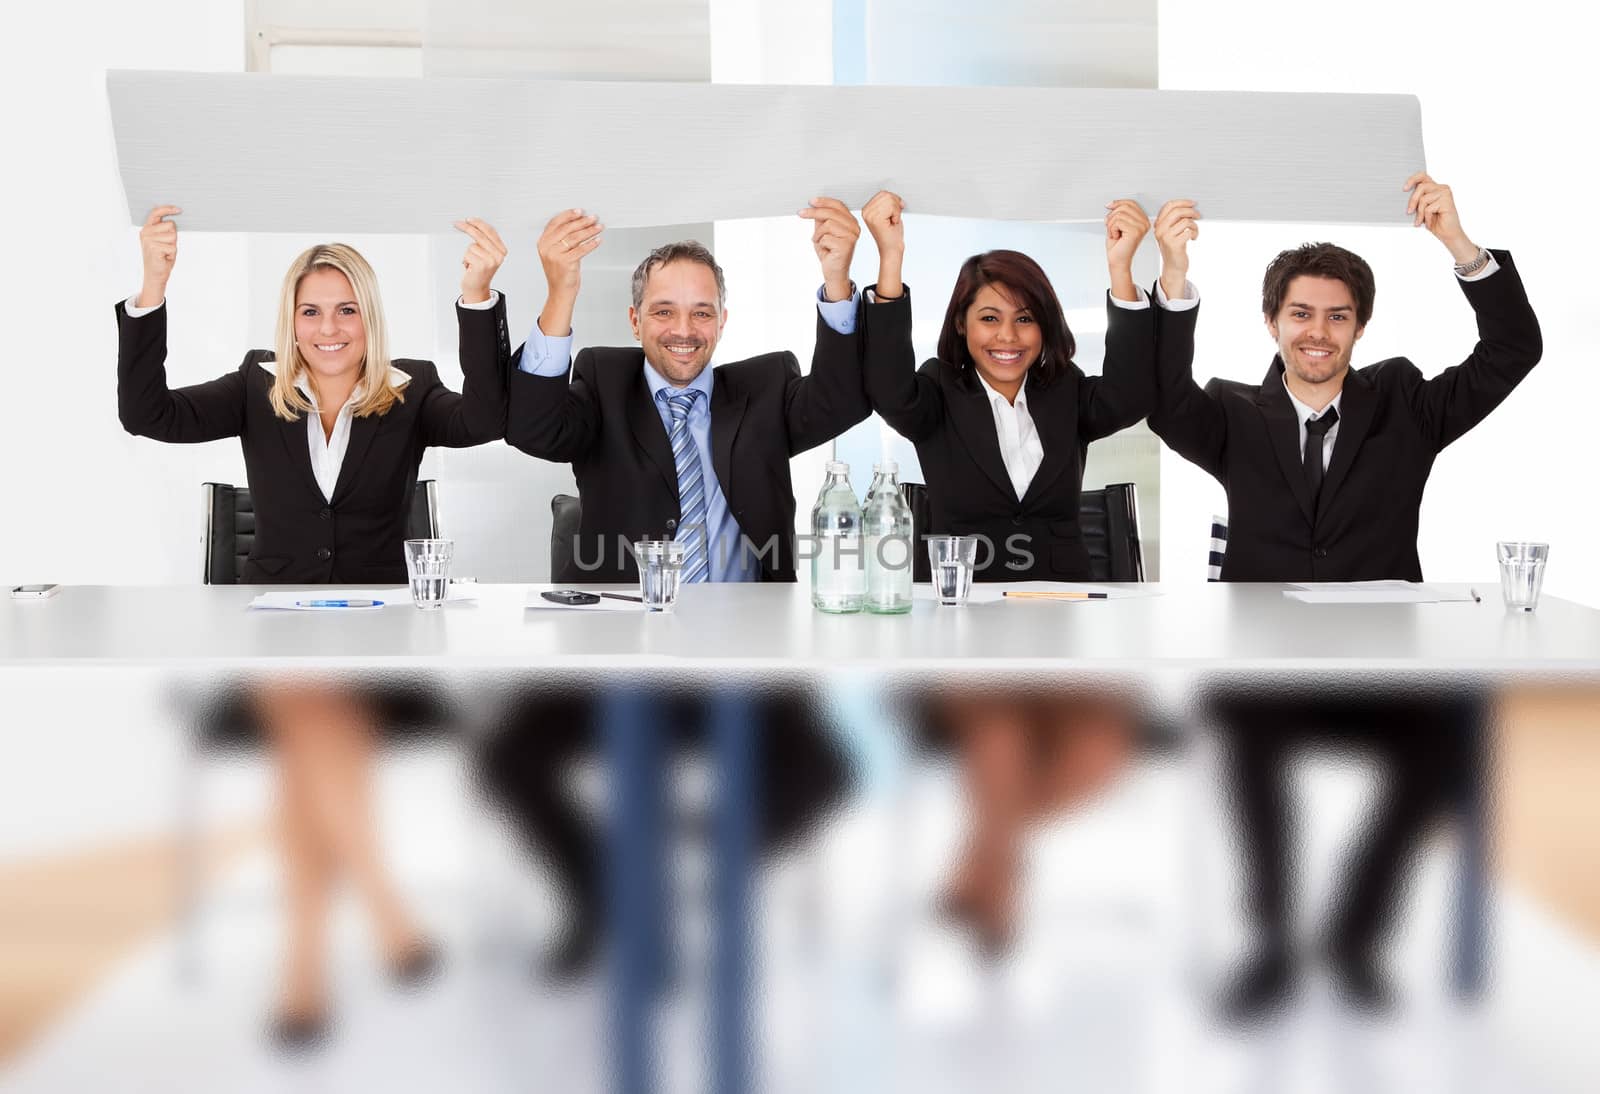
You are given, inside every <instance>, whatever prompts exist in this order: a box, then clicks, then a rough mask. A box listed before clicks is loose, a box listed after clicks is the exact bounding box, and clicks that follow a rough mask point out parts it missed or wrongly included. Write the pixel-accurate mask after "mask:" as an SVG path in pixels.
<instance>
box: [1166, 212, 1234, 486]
mask: <svg viewBox="0 0 1600 1094" xmlns="http://www.w3.org/2000/svg"><path fill="white" fill-rule="evenodd" d="M1154 234H1155V239H1156V247H1157V249H1159V250H1160V252H1161V278H1160V283H1159V288H1160V293H1161V296H1162V297H1164V298H1165V299H1164V302H1163V303H1162V306H1160V307H1158V308H1157V309H1156V314H1155V320H1156V405H1155V408H1154V409H1153V410H1152V411H1151V412H1150V429H1151V431H1152V432H1154V433H1155V435H1156V436H1158V437H1160V438H1161V440H1162V441H1163V442H1165V444H1166V445H1167V447H1168V448H1170V449H1172V450H1173V451H1174V452H1176V453H1178V455H1180V456H1182V457H1183V458H1184V459H1186V460H1189V461H1190V462H1191V463H1195V464H1198V465H1199V466H1200V467H1202V468H1203V469H1205V470H1206V471H1208V472H1210V473H1211V474H1212V475H1213V476H1219V477H1220V476H1221V475H1222V473H1223V468H1222V458H1223V454H1224V452H1225V450H1226V448H1227V440H1228V420H1227V416H1226V415H1225V414H1224V413H1223V410H1222V406H1221V404H1220V403H1218V402H1217V401H1216V399H1214V398H1212V396H1211V395H1210V393H1209V392H1206V391H1204V390H1203V389H1202V388H1201V387H1200V385H1198V384H1196V383H1195V382H1194V328H1195V322H1196V320H1198V319H1199V316H1200V307H1199V305H1198V303H1197V304H1195V305H1194V306H1192V307H1185V308H1183V309H1182V310H1178V309H1176V308H1174V307H1169V306H1166V305H1167V304H1171V303H1174V302H1177V301H1180V300H1182V299H1183V298H1184V296H1185V293H1186V291H1187V288H1188V279H1189V243H1190V242H1191V241H1192V240H1195V239H1198V238H1200V223H1199V212H1198V211H1197V210H1196V208H1195V204H1194V202H1192V201H1189V200H1187V199H1178V200H1174V201H1169V202H1167V203H1166V204H1165V205H1163V206H1162V207H1161V210H1160V211H1159V212H1158V213H1157V214H1156V223H1155V229H1154Z"/></svg>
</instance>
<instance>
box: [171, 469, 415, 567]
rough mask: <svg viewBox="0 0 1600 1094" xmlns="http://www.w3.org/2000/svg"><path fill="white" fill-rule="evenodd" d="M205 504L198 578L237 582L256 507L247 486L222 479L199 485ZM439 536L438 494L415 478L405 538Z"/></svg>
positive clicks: (251, 539)
mask: <svg viewBox="0 0 1600 1094" xmlns="http://www.w3.org/2000/svg"><path fill="white" fill-rule="evenodd" d="M200 488H201V491H202V494H203V499H202V500H203V504H204V506H205V514H206V526H205V540H204V543H205V557H204V559H203V560H202V570H201V575H200V580H201V581H202V582H204V583H205V584H207V585H237V584H238V583H239V568H240V566H241V565H243V563H244V560H245V559H247V558H249V557H250V548H252V547H254V546H255V542H256V510H255V506H254V505H253V504H252V503H251V501H250V491H249V489H248V488H247V487H243V486H234V485H233V484H231V483H226V482H208V483H202V484H201V487H200ZM438 535H439V502H438V494H437V491H436V490H435V487H434V480H432V479H418V480H417V489H416V491H415V492H414V493H413V494H412V495H411V513H410V514H409V517H408V519H407V521H406V538H407V539H435V538H437V537H438Z"/></svg>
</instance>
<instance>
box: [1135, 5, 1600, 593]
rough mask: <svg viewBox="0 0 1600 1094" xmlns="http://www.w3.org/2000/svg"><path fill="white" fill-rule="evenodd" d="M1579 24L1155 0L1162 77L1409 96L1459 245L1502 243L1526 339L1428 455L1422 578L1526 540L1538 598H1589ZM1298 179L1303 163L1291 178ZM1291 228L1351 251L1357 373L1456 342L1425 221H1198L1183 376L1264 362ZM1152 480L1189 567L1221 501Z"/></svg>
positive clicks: (1378, 8) (1183, 480) (1174, 544)
mask: <svg viewBox="0 0 1600 1094" xmlns="http://www.w3.org/2000/svg"><path fill="white" fill-rule="evenodd" d="M1593 28H1594V17H1593V15H1592V14H1590V11H1589V9H1587V8H1586V7H1584V6H1581V5H1574V4H1568V3H1556V2H1553V0H1529V2H1527V3H1519V4H1481V3H1471V4H1454V5H1446V6H1441V7H1439V8H1434V9H1426V10H1424V9H1413V8H1404V7H1399V6H1396V5H1395V4H1393V3H1380V2H1378V0H1347V2H1345V3H1342V4H1339V5H1323V6H1317V5H1298V6H1297V5H1285V4H1282V3H1276V2H1272V0H1224V2H1218V3H1207V4H1191V3H1185V2H1183V0H1164V2H1163V3H1162V4H1161V9H1160V31H1161V86H1162V87H1163V88H1168V89H1237V88H1247V89H1253V90H1270V91H1336V92H1398V93H1410V94H1415V95H1417V96H1418V97H1419V98H1420V99H1421V102H1422V117H1423V133H1424V136H1425V140H1426V143H1427V154H1428V168H1429V170H1430V172H1431V173H1432V174H1433V175H1434V177H1435V178H1437V179H1439V180H1440V181H1443V182H1447V183H1449V184H1450V185H1451V187H1452V188H1453V189H1454V191H1455V194H1456V198H1457V205H1458V208H1459V209H1460V212H1461V217H1462V223H1463V225H1464V226H1465V227H1466V229H1467V231H1468V233H1469V234H1470V235H1471V236H1472V238H1473V239H1474V240H1476V241H1477V242H1479V243H1480V244H1483V245H1486V246H1493V247H1503V248H1507V249H1509V250H1511V251H1512V252H1513V253H1514V255H1515V257H1516V260H1517V266H1518V269H1519V270H1520V271H1521V273H1522V276H1523V280H1524V281H1525V282H1526V284H1527V287H1528V293H1529V295H1530V297H1531V298H1532V300H1533V304H1534V307H1535V309H1536V310H1537V312H1538V314H1539V318H1540V321H1541V324H1542V326H1543V328H1544V341H1545V352H1544V360H1543V362H1542V363H1541V364H1540V365H1539V367H1538V368H1537V369H1536V370H1535V371H1534V373H1533V374H1532V376H1530V377H1529V378H1528V380H1527V381H1526V382H1525V383H1523V384H1522V385H1521V387H1520V388H1518V390H1517V391H1516V392H1515V393H1514V394H1513V395H1512V397H1511V398H1510V399H1509V400H1508V401H1507V402H1506V403H1505V404H1504V405H1503V406H1501V407H1500V409H1498V410H1497V411H1495V413H1494V414H1493V415H1492V416H1491V417H1489V418H1488V419H1487V420H1486V421H1485V422H1484V423H1482V424H1481V425H1480V426H1478V428H1477V429H1475V430H1473V431H1472V432H1471V433H1470V434H1468V435H1467V436H1466V437H1465V438H1463V439H1462V440H1460V441H1458V442H1457V443H1456V444H1454V445H1452V446H1451V447H1450V448H1448V449H1446V450H1445V452H1444V453H1443V454H1442V455H1441V456H1440V458H1439V460H1438V462H1437V464H1436V465H1435V468H1434V472H1433V477H1432V479H1431V480H1430V482H1429V486H1428V491H1427V496H1426V498H1425V500H1424V503H1423V511H1422V532H1421V539H1420V549H1421V553H1422V565H1423V572H1424V573H1425V574H1426V575H1427V576H1428V577H1430V578H1433V579H1436V580H1459V581H1480V582H1487V583H1489V584H1491V585H1492V584H1493V581H1494V574H1495V563H1494V560H1493V552H1494V542H1495V540H1497V539H1516V538H1526V539H1545V540H1548V541H1549V542H1550V543H1551V544H1552V549H1551V561H1550V570H1549V574H1548V576H1547V580H1546V585H1545V588H1546V590H1547V591H1548V592H1551V593H1555V594H1558V595H1561V596H1567V597H1571V598H1574V599H1577V600H1581V601H1583V602H1585V603H1588V604H1600V567H1597V566H1596V564H1595V562H1596V560H1597V559H1600V519H1597V517H1596V513H1595V504H1594V500H1593V498H1594V495H1593V490H1592V488H1591V486H1590V483H1591V481H1592V478H1593V475H1594V472H1595V466H1596V457H1595V453H1594V448H1593V443H1592V441H1591V437H1592V436H1593V434H1594V432H1595V429H1594V427H1593V426H1592V425H1591V424H1589V422H1588V420H1587V419H1586V417H1585V415H1586V414H1587V413H1588V410H1589V408H1590V407H1591V406H1593V405H1594V404H1595V401H1596V397H1597V396H1600V375H1597V373H1600V370H1597V368H1596V363H1597V361H1600V354H1597V353H1596V351H1595V340H1594V333H1593V326H1594V323H1593V318H1592V317H1593V315H1594V313H1595V307H1594V304H1593V299H1594V296H1595V291H1596V290H1595V288H1594V284H1593V282H1592V280H1591V269H1592V264H1593V253H1594V248H1593V244H1592V240H1593V238H1594V231H1593V228H1592V227H1591V225H1590V223H1589V221H1590V219H1591V218H1590V216H1589V213H1588V209H1589V206H1590V204H1591V201H1592V198H1591V192H1590V191H1591V187H1592V179H1593V175H1592V173H1591V170H1590V168H1591V167H1592V165H1593V163H1594V153H1593V144H1594V141H1593V135H1592V134H1593V130H1594V116H1595V112H1596V106H1597V105H1600V97H1597V95H1596V92H1595V90H1594V87H1595V85H1594V78H1593V72H1592V70H1593V66H1594V57H1593V53H1592V46H1591V43H1592V40H1593ZM1272 136H1273V135H1272V134H1271V133H1263V134H1262V135H1261V139H1262V140H1263V141H1270V140H1272ZM1316 170H1317V165H1316V164H1315V163H1308V164H1306V172H1307V175H1308V177H1311V176H1312V175H1314V173H1315V172H1316ZM1401 182H1402V180H1400V179H1396V180H1395V188H1396V189H1395V200H1396V202H1397V203H1398V202H1401V201H1403V200H1404V195H1403V194H1401V193H1400V190H1399V187H1400V184H1401ZM1401 207H1402V208H1403V206H1401ZM1308 239H1330V240H1332V241H1334V242H1337V243H1340V244H1342V245H1344V246H1348V247H1350V248H1351V249H1352V250H1355V251H1356V252H1357V253H1359V254H1361V255H1362V256H1363V257H1365V258H1366V259H1367V260H1368V262H1370V263H1371V264H1372V267H1373V270H1374V273H1375V274H1376V277H1377V283H1378V295H1377V307H1376V312H1375V314H1374V317H1373V320H1372V323H1371V324H1370V325H1369V326H1368V328H1367V333H1366V336H1365V337H1364V338H1363V339H1362V341H1361V342H1360V343H1359V344H1358V347H1357V355H1356V364H1358V365H1361V364H1368V363H1371V362H1373V361H1376V360H1380V359H1382V358H1383V357H1387V356H1391V355H1395V354H1403V355H1405V356H1408V357H1410V358H1411V359H1412V360H1413V361H1415V362H1416V363H1417V365H1418V366H1419V367H1420V368H1422V370H1423V371H1424V373H1427V374H1429V375H1431V374H1433V373H1436V372H1438V371H1439V370H1440V369H1442V368H1445V367H1447V366H1449V365H1453V364H1456V363H1458V362H1459V361H1460V360H1461V359H1462V357H1464V356H1465V355H1466V353H1467V352H1468V350H1470V348H1471V346H1472V343H1473V341H1474V327H1473V322H1472V315H1471V312H1470V310H1469V309H1468V308H1467V307H1466V305H1465V302H1464V300H1463V298H1462V296H1461V294H1460V292H1459V290H1457V289H1456V287H1455V286H1454V284H1452V280H1453V278H1452V275H1451V272H1450V259H1449V258H1448V256H1447V255H1446V253H1445V251H1444V248H1443V247H1441V246H1440V245H1439V244H1438V242H1437V241H1435V240H1434V239H1433V237H1432V236H1430V235H1428V234H1427V232H1426V231H1425V230H1424V229H1414V230H1413V229H1409V228H1404V227H1402V228H1381V229H1378V228H1369V229H1359V230H1357V229H1350V228H1344V227H1337V226H1327V227H1316V226H1310V225H1273V224H1258V225H1255V224H1253V225H1242V224H1232V225H1228V224H1209V225H1206V226H1205V227H1204V228H1203V229H1202V238H1201V240H1200V241H1199V243H1198V244H1197V245H1196V246H1195V248H1194V252H1193V256H1194V257H1193V265H1192V276H1193V278H1194V280H1195V282H1196V283H1197V284H1198V286H1199V288H1200V292H1201V296H1202V299H1203V300H1204V303H1203V305H1202V307H1203V314H1202V318H1201V321H1200V328H1199V334H1198V344H1197V349H1196V358H1197V359H1196V362H1195V373H1196V377H1197V378H1198V379H1200V380H1201V381H1202V382H1204V378H1205V377H1207V376H1225V377H1228V378H1230V379H1238V380H1250V381H1252V382H1254V381H1259V380H1260V379H1261V377H1262V375H1263V374H1264V373H1265V372H1266V369H1267V365H1268V363H1269V362H1270V361H1271V358H1272V354H1273V346H1272V343H1271V341H1270V340H1269V338H1268V336H1267V334H1266V333H1265V331H1264V329H1263V327H1262V321H1261V314H1260V311H1261V309H1260V283H1261V273H1262V271H1263V269H1264V268H1265V266H1266V264H1267V262H1268V261H1269V260H1270V259H1271V257H1272V256H1273V255H1274V254H1275V253H1276V252H1277V251H1278V250H1280V249H1282V248H1283V247H1286V246H1293V245H1295V244H1298V243H1300V242H1303V241H1305V240H1308ZM1162 484H1163V495H1164V498H1163V526H1164V529H1165V533H1166V541H1165V544H1164V562H1165V565H1166V569H1165V570H1164V573H1165V575H1166V577H1167V578H1168V580H1180V579H1183V578H1184V577H1188V576H1193V577H1198V576H1200V575H1201V574H1203V572H1204V565H1205V564H1204V558H1205V540H1206V534H1207V529H1208V526H1209V518H1210V514H1211V513H1212V512H1220V511H1222V510H1221V509H1220V508H1219V507H1220V506H1221V505H1222V504H1223V501H1222V492H1221V490H1220V488H1218V487H1216V485H1215V484H1214V483H1213V482H1212V481H1211V480H1210V479H1209V478H1208V477H1207V476H1205V475H1203V474H1201V473H1200V472H1199V471H1198V470H1197V469H1196V468H1194V467H1193V466H1192V465H1190V464H1188V463H1186V462H1184V461H1183V460H1181V459H1179V458H1178V457H1175V456H1173V455H1172V454H1171V453H1170V452H1165V453H1164V454H1163V464H1162Z"/></svg>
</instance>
